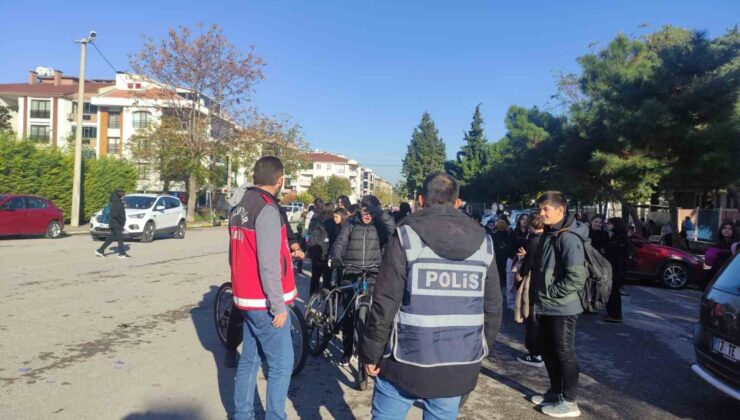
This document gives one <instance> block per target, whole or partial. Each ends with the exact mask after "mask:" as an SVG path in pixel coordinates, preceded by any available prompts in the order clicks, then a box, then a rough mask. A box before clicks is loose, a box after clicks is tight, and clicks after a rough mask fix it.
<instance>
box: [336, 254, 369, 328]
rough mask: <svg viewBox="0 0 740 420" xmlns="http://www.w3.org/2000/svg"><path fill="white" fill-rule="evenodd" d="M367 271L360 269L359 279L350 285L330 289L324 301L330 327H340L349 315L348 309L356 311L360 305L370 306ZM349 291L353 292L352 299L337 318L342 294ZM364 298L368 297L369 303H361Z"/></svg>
mask: <svg viewBox="0 0 740 420" xmlns="http://www.w3.org/2000/svg"><path fill="white" fill-rule="evenodd" d="M358 268H359V267H358ZM370 268H372V267H370ZM367 270H368V268H362V274H361V277H360V278H358V279H357V280H356V281H354V282H353V283H352V284H348V285H346V286H339V287H336V288H334V289H332V291H331V292H329V296H328V297H327V299H326V300H327V305H329V314H330V315H331V318H332V327H334V328H336V326H337V325H341V323H342V321H344V319H345V318H346V317H347V316H348V315H349V310H350V308H354V309H355V310H356V309H357V308H359V307H360V305H368V306H370V305H372V296H371V295H369V294H368V293H367V291H368V284H367ZM350 289H352V290H354V294H353V295H352V298H351V299H350V300H349V302H347V306H345V307H344V310H343V311H342V314H341V315H340V316H337V315H338V310H339V299H341V297H342V294H343V292H345V291H348V290H350ZM366 296H370V302H367V303H365V302H362V298H364V297H366Z"/></svg>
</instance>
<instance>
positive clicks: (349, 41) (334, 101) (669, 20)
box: [0, 0, 740, 182]
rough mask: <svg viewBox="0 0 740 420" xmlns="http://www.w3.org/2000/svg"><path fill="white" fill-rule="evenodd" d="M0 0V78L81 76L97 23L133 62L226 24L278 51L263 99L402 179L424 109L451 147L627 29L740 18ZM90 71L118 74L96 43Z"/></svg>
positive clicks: (577, 5)
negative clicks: (195, 31) (186, 31)
mask: <svg viewBox="0 0 740 420" xmlns="http://www.w3.org/2000/svg"><path fill="white" fill-rule="evenodd" d="M0 4H1V5H2V10H3V13H2V15H3V21H4V23H3V29H4V31H3V32H4V36H3V44H4V45H2V47H1V48H0V83H12V82H24V81H26V80H27V75H28V71H29V70H32V69H35V68H36V67H37V66H44V67H52V68H55V69H59V70H62V71H64V73H65V74H67V75H77V73H78V68H79V46H78V45H76V44H74V43H73V42H72V41H73V40H75V39H79V38H82V37H85V36H87V34H88V32H89V31H90V30H95V31H97V34H98V36H97V39H96V41H95V42H96V44H97V46H98V47H99V48H100V50H101V51H102V52H103V54H105V56H106V57H107V58H108V59H109V60H110V61H111V62H112V64H113V65H114V67H115V69H116V70H119V71H123V70H127V69H128V67H129V55H130V54H133V53H135V52H137V51H138V50H139V49H140V48H141V44H142V41H141V37H142V35H143V34H146V35H148V36H151V37H153V38H155V39H157V38H162V37H164V36H166V33H167V30H168V29H169V28H174V27H177V26H194V25H196V24H197V23H199V22H202V23H204V24H206V25H209V24H212V23H216V24H218V25H220V26H221V27H222V28H223V30H224V33H225V35H226V36H227V37H228V38H229V39H230V40H231V41H232V42H233V43H234V44H235V45H236V46H237V47H238V48H239V49H241V50H243V51H248V50H249V48H250V47H254V52H255V53H256V54H257V55H259V56H260V57H262V58H263V59H264V61H265V63H266V66H265V68H264V74H265V79H264V80H262V81H260V82H259V83H258V84H257V85H256V86H255V92H254V94H253V95H252V104H253V105H255V106H256V107H257V108H258V109H259V110H260V111H261V112H263V113H267V114H271V115H283V114H287V115H289V116H291V118H292V120H293V122H295V123H298V124H300V125H301V126H302V127H303V132H304V135H305V137H306V140H308V141H309V143H310V145H311V147H312V148H315V149H320V150H323V151H331V152H336V153H341V154H344V155H346V156H348V157H350V158H354V159H356V160H358V161H359V162H360V163H361V164H363V165H365V166H369V167H371V168H373V169H374V170H375V172H376V173H378V174H379V175H380V176H382V177H384V178H386V179H388V180H390V181H391V182H396V181H398V180H399V179H401V161H402V159H403V156H404V155H405V153H406V148H407V145H408V143H409V140H410V138H411V133H412V131H413V129H414V127H415V126H416V125H418V123H419V121H420V120H421V116H422V114H423V113H424V111H428V112H429V113H430V114H431V116H432V118H433V119H434V121H435V122H436V125H437V128H438V129H439V132H440V136H441V137H442V138H443V139H444V141H445V143H446V145H447V155H448V157H450V158H452V157H454V156H455V154H456V152H457V151H458V150H459V149H460V146H461V145H462V142H463V140H462V139H463V132H464V131H465V130H467V129H468V128H469V126H470V122H471V119H472V114H473V110H474V109H475V106H476V105H477V104H482V105H481V111H482V113H483V118H484V120H485V125H484V128H485V134H486V136H487V138H488V140H489V141H496V140H498V139H500V138H501V137H502V136H504V135H505V133H506V130H505V127H504V116H505V115H506V110H507V109H508V108H509V107H510V106H511V105H520V106H526V107H531V106H535V105H536V106H539V107H541V108H545V109H549V108H551V107H552V103H551V101H550V100H549V98H550V96H551V95H553V94H554V93H556V83H555V75H556V74H557V73H558V72H565V73H568V72H578V65H577V63H576V59H577V57H579V56H581V55H584V54H586V53H588V52H590V51H591V48H600V47H604V46H606V45H607V44H608V42H609V41H610V40H611V39H613V38H614V36H615V35H616V34H618V33H620V32H621V33H625V34H632V35H635V36H637V35H640V34H645V33H649V32H652V31H655V30H658V29H659V28H660V27H662V26H663V25H668V24H670V25H675V26H682V27H686V28H691V29H700V30H704V31H706V32H707V33H708V35H709V36H710V37H716V36H719V35H721V34H723V33H725V31H726V30H727V29H729V28H731V27H733V26H735V25H737V24H738V17H740V2H738V1H730V0H726V1H725V0H716V1H697V0H691V1H687V0H673V1H664V0H660V1H655V0H651V1H645V0H640V1H634V0H621V1H593V0H590V1H583V0H578V1H552V0H551V1H539V0H537V1H527V2H511V1H506V2H505V1H493V0H490V1H465V0H458V1H451V0H447V1H432V0H424V1H417V0H403V1H398V0H396V1H387V0H373V1H346V0H345V1H334V0H331V1H330V0H314V1H289V0H282V1H281V0H259V1H257V0H240V1H232V0H221V1H203V0H199V1H194V0H178V1H169V0H149V1H140V0H129V1H126V2H123V3H119V2H100V1H79V0H75V1H74V2H59V1H47V0H37V1H34V2H17V1H12V0H0ZM644 24H647V27H646V28H641V26H643V25H644ZM594 43H596V44H595V45H596V47H590V46H591V45H594ZM86 73H87V77H97V78H113V70H112V69H111V68H110V67H109V66H108V64H106V63H105V61H104V60H103V59H102V58H101V57H100V55H98V53H97V52H96V51H94V50H93V49H88V59H87V71H86ZM553 110H554V109H553Z"/></svg>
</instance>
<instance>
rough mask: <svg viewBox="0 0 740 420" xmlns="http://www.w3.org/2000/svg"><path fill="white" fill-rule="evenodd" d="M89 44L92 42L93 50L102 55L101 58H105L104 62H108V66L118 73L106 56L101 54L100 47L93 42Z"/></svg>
mask: <svg viewBox="0 0 740 420" xmlns="http://www.w3.org/2000/svg"><path fill="white" fill-rule="evenodd" d="M90 44H92V46H93V47H95V50H97V51H98V54H100V56H101V57H103V60H105V62H106V63H108V65H109V66H110V68H112V69H113V71H114V72H115V73H118V70H116V68H115V67H113V64H111V62H110V61H108V59H107V58H105V55H103V52H102V51H100V48H98V46H97V44H95V43H94V42H91V43H90Z"/></svg>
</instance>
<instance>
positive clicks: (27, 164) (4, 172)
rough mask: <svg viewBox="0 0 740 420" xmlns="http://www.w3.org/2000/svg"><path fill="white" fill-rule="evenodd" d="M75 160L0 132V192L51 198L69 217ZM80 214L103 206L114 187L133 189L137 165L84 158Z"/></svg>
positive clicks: (91, 211)
mask: <svg viewBox="0 0 740 420" xmlns="http://www.w3.org/2000/svg"><path fill="white" fill-rule="evenodd" d="M73 167H74V159H73V157H72V155H71V154H69V153H64V152H62V151H61V150H59V149H57V148H55V147H49V148H44V147H37V146H36V145H34V144H33V143H31V142H28V141H18V140H16V137H15V135H14V134H12V133H8V132H1V131H0V193H17V194H35V195H40V196H43V197H47V198H48V199H50V200H52V201H53V202H54V204H56V205H57V207H59V208H60V209H62V211H64V216H65V217H66V218H67V219H69V216H70V214H71V213H72V174H73ZM83 176H84V186H83V200H82V206H83V207H82V209H83V210H82V214H83V217H84V218H86V219H89V218H90V216H92V214H94V213H95V212H96V211H98V210H100V209H101V208H103V207H104V206H105V205H106V203H107V202H108V197H109V196H110V192H111V191H112V190H113V189H115V188H121V189H123V190H124V191H133V190H134V188H136V168H135V167H134V165H133V164H132V163H131V162H128V161H124V160H118V159H112V158H102V159H91V160H86V161H84V167H83Z"/></svg>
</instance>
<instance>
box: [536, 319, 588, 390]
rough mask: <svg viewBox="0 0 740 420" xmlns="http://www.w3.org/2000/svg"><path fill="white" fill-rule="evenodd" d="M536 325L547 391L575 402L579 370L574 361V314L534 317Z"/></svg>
mask: <svg viewBox="0 0 740 420" xmlns="http://www.w3.org/2000/svg"><path fill="white" fill-rule="evenodd" d="M535 316H536V317H537V322H538V324H539V328H538V332H539V334H538V337H539V340H538V342H539V346H540V350H541V352H542V360H543V361H544V362H545V368H547V374H548V376H549V377H550V389H551V390H552V392H554V393H556V394H563V398H565V399H566V400H567V401H575V400H576V397H577V390H578V375H579V373H580V367H579V366H578V360H576V350H575V339H576V321H577V320H578V315H565V316H551V315H535Z"/></svg>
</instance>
